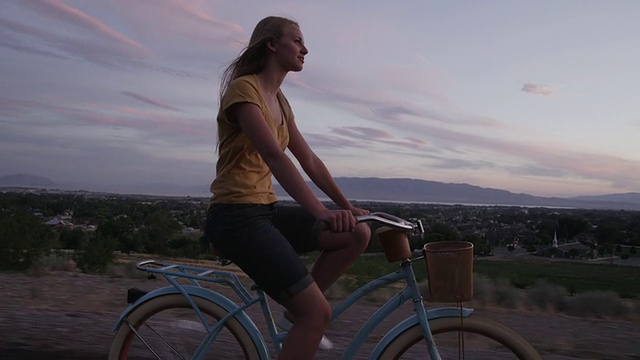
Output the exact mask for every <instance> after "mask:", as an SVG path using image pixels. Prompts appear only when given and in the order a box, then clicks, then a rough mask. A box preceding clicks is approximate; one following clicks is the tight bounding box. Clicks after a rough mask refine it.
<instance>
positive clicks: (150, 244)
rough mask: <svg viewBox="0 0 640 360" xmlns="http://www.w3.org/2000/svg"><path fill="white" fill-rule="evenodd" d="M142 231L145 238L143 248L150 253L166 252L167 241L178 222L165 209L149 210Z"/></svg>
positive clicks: (177, 226)
mask: <svg viewBox="0 0 640 360" xmlns="http://www.w3.org/2000/svg"><path fill="white" fill-rule="evenodd" d="M144 223H145V224H144V227H143V228H142V229H140V230H139V231H141V232H143V233H144V235H145V238H146V241H145V242H144V245H143V246H144V250H145V251H146V252H148V253H151V254H166V253H167V247H168V241H169V239H170V238H171V237H173V235H175V234H176V233H177V232H178V230H180V224H179V223H178V222H177V221H176V220H175V219H174V218H173V217H172V216H171V213H170V212H169V211H168V210H166V209H158V210H155V211H153V212H151V213H150V214H149V215H147V216H146V217H145V219H144Z"/></svg>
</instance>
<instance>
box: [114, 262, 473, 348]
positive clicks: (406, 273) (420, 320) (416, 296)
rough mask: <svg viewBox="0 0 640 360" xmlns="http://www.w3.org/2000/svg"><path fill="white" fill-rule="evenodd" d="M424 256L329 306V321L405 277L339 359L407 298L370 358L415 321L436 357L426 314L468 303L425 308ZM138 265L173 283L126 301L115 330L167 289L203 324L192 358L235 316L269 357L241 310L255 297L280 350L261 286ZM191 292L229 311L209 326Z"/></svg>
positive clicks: (456, 313)
mask: <svg viewBox="0 0 640 360" xmlns="http://www.w3.org/2000/svg"><path fill="white" fill-rule="evenodd" d="M420 259H423V257H418V258H414V259H406V260H404V261H403V262H402V263H401V268H400V270H398V271H396V272H394V273H390V274H387V275H384V276H382V277H380V278H378V279H376V280H373V281H371V282H369V283H368V284H366V285H364V286H362V287H360V288H359V289H357V290H356V291H355V292H353V293H352V294H351V295H349V296H348V297H347V298H346V299H344V300H343V301H342V302H340V304H338V305H337V306H336V307H335V308H334V309H333V311H332V318H331V321H333V320H335V319H337V318H339V317H340V315H342V314H343V313H344V312H345V311H346V310H347V309H349V308H350V307H351V306H352V305H353V304H355V303H356V302H357V301H358V300H360V299H362V298H363V297H364V296H366V295H367V294H369V293H371V292H373V291H375V290H377V289H380V288H384V287H386V286H388V285H389V284H392V283H395V282H398V281H401V280H406V286H405V287H404V288H403V289H402V290H400V291H399V292H398V293H397V294H395V295H394V296H393V297H392V298H391V299H390V300H389V301H387V302H386V303H385V304H384V305H382V306H381V307H380V308H379V309H378V310H377V311H376V312H375V313H374V314H373V315H372V316H371V317H370V318H369V319H368V320H367V321H366V322H365V323H364V324H363V326H362V327H361V328H360V330H359V331H358V332H357V333H356V335H355V337H354V338H353V339H352V341H351V342H350V344H349V346H348V347H347V349H346V350H345V352H344V354H343V356H342V359H353V358H354V356H355V354H356V352H357V351H358V350H359V349H360V347H361V346H362V344H363V343H364V342H365V340H366V339H367V337H368V336H369V335H370V334H371V332H372V331H373V330H374V329H375V328H376V327H377V326H378V325H379V324H380V323H381V322H382V321H383V320H384V319H385V318H386V317H387V316H389V315H390V314H391V313H392V312H394V311H395V310H396V309H398V308H399V307H400V306H401V305H402V304H404V303H405V302H407V301H409V300H411V301H412V302H413V303H414V310H415V312H416V314H415V315H413V316H411V317H409V318H407V319H405V320H404V321H402V322H401V323H400V324H398V325H396V326H395V327H394V328H393V329H391V330H389V332H388V333H387V334H386V335H385V336H384V337H383V338H382V340H381V341H380V342H379V343H378V344H377V345H376V347H375V348H374V350H373V352H372V354H371V358H374V359H375V358H377V356H378V355H379V354H380V352H381V351H382V350H383V349H384V348H385V346H386V344H388V343H389V342H390V341H391V340H393V338H394V337H395V336H397V335H398V334H400V333H402V332H403V331H404V330H406V329H408V328H410V327H412V326H415V325H416V324H420V326H421V327H422V332H423V335H424V338H425V346H426V347H427V349H428V351H429V355H430V357H431V359H432V360H441V358H440V355H439V353H438V350H437V347H436V345H435V343H434V342H433V337H432V335H431V330H430V328H429V319H435V318H440V317H460V316H463V317H467V316H469V315H470V314H471V313H472V311H473V309H461V308H458V307H445V308H435V309H430V310H428V311H427V310H425V308H424V304H423V301H422V296H421V295H420V290H419V289H418V285H417V281H416V279H415V273H414V271H413V267H412V262H413V261H416V260H420ZM148 264H152V265H155V266H160V267H159V268H158V267H155V268H154V267H148V266H146V265H148ZM136 267H138V269H140V270H143V271H147V272H151V273H156V274H161V275H163V276H164V277H165V278H166V279H167V280H168V281H169V282H170V283H171V284H172V285H173V286H167V287H164V288H160V289H156V290H154V291H151V292H149V293H147V294H146V295H144V296H142V297H141V298H139V299H137V300H136V301H135V302H134V303H133V304H131V305H130V306H129V307H128V308H127V309H126V310H125V311H124V312H123V313H122V314H121V316H120V318H119V319H118V321H117V323H116V325H115V326H114V331H117V330H118V329H119V328H120V326H122V325H123V324H124V325H125V326H130V324H129V323H128V322H127V320H126V318H127V316H128V315H129V314H130V313H131V312H132V311H134V310H135V309H136V308H138V307H139V306H140V305H141V304H142V303H144V302H146V301H149V300H152V299H153V298H156V297H159V296H163V295H167V294H176V293H179V294H182V295H183V296H184V297H185V298H186V299H187V301H188V302H189V304H190V305H191V307H192V308H193V309H194V310H195V312H196V314H197V316H198V317H199V318H200V320H201V322H202V324H203V325H204V327H205V329H206V330H207V336H206V337H205V339H204V340H203V341H202V342H201V344H200V346H199V347H198V348H197V350H196V351H195V353H194V355H193V357H192V359H200V358H202V357H203V356H204V355H205V353H206V351H207V349H208V348H209V346H211V344H212V343H213V341H214V340H215V338H216V336H217V335H218V333H219V332H220V330H222V327H223V326H224V325H225V322H226V321H227V320H228V319H230V318H232V317H235V318H236V319H237V320H238V321H239V322H240V323H241V324H242V325H243V326H244V328H245V329H246V330H247V332H248V333H249V335H250V336H251V337H252V339H253V341H254V343H255V344H256V347H257V349H258V351H259V353H260V357H261V358H263V359H268V358H269V352H268V350H267V346H266V343H265V341H264V338H263V336H262V334H261V333H260V331H259V330H258V328H257V327H256V325H255V323H254V322H253V321H252V320H251V319H250V318H249V316H248V315H247V314H246V312H245V310H246V309H247V308H249V307H250V306H253V305H254V304H256V303H260V305H261V309H262V312H263V314H264V317H265V320H266V323H267V327H268V329H269V335H270V337H271V339H272V341H273V344H274V347H275V349H276V351H277V352H278V353H279V352H280V350H281V343H282V339H284V337H285V336H286V332H279V331H278V330H277V329H276V326H275V323H274V321H273V314H272V312H271V309H270V306H269V302H268V300H267V298H266V295H265V294H264V292H263V291H262V290H261V289H256V290H257V294H256V295H255V296H252V295H251V294H250V293H249V292H248V291H247V289H246V288H245V287H244V286H243V285H242V283H240V281H239V279H238V277H237V276H236V275H235V274H233V273H230V272H226V271H219V270H205V269H201V268H197V267H192V266H186V265H175V264H165V263H159V262H156V261H153V260H149V261H143V262H141V263H140V264H138V265H136ZM176 278H186V279H188V280H189V281H190V283H191V284H192V285H181V284H179V283H178V282H177V280H176ZM198 281H208V282H214V283H220V284H225V285H228V286H230V287H231V288H232V289H233V290H234V292H235V293H236V294H237V295H238V297H239V298H240V300H241V303H240V304H237V303H235V302H233V301H231V300H229V299H228V298H227V297H225V296H223V295H221V294H219V293H216V292H215V291H212V290H209V289H205V288H202V287H201V285H200V284H199V283H198ZM193 296H198V297H202V298H205V299H207V300H209V301H211V302H214V303H216V304H218V305H220V306H221V307H222V308H224V309H225V310H227V311H228V314H227V315H226V316H224V317H223V318H222V319H220V321H219V322H218V323H217V324H216V325H215V326H214V327H211V326H210V325H209V324H207V322H206V320H205V317H204V315H203V313H202V311H201V310H200V309H199V308H198V306H197V304H196V303H195V301H194V300H193V299H192V297H193Z"/></svg>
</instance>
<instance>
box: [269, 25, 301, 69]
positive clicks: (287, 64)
mask: <svg viewBox="0 0 640 360" xmlns="http://www.w3.org/2000/svg"><path fill="white" fill-rule="evenodd" d="M308 53H309V50H307V48H306V46H304V37H303V36H302V31H300V28H299V27H297V26H295V25H289V26H287V28H286V29H285V31H284V34H283V35H282V37H280V39H279V40H278V41H277V43H276V44H275V55H276V59H277V60H278V62H279V63H280V64H281V66H282V67H283V68H284V69H285V70H287V71H300V70H302V67H303V65H304V56H305V55H307V54H308Z"/></svg>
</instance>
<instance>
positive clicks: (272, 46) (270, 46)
mask: <svg viewBox="0 0 640 360" xmlns="http://www.w3.org/2000/svg"><path fill="white" fill-rule="evenodd" d="M276 45H277V44H276V41H275V40H267V49H269V50H271V51H276Z"/></svg>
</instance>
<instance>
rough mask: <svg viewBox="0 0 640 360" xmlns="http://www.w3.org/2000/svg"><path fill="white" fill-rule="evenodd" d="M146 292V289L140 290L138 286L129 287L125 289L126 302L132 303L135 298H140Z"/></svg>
mask: <svg viewBox="0 0 640 360" xmlns="http://www.w3.org/2000/svg"><path fill="white" fill-rule="evenodd" d="M146 294H147V291H144V290H140V289H138V288H131V289H129V290H127V304H133V303H134V302H136V300H138V299H140V298H141V297H143V296H144V295H146Z"/></svg>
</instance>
